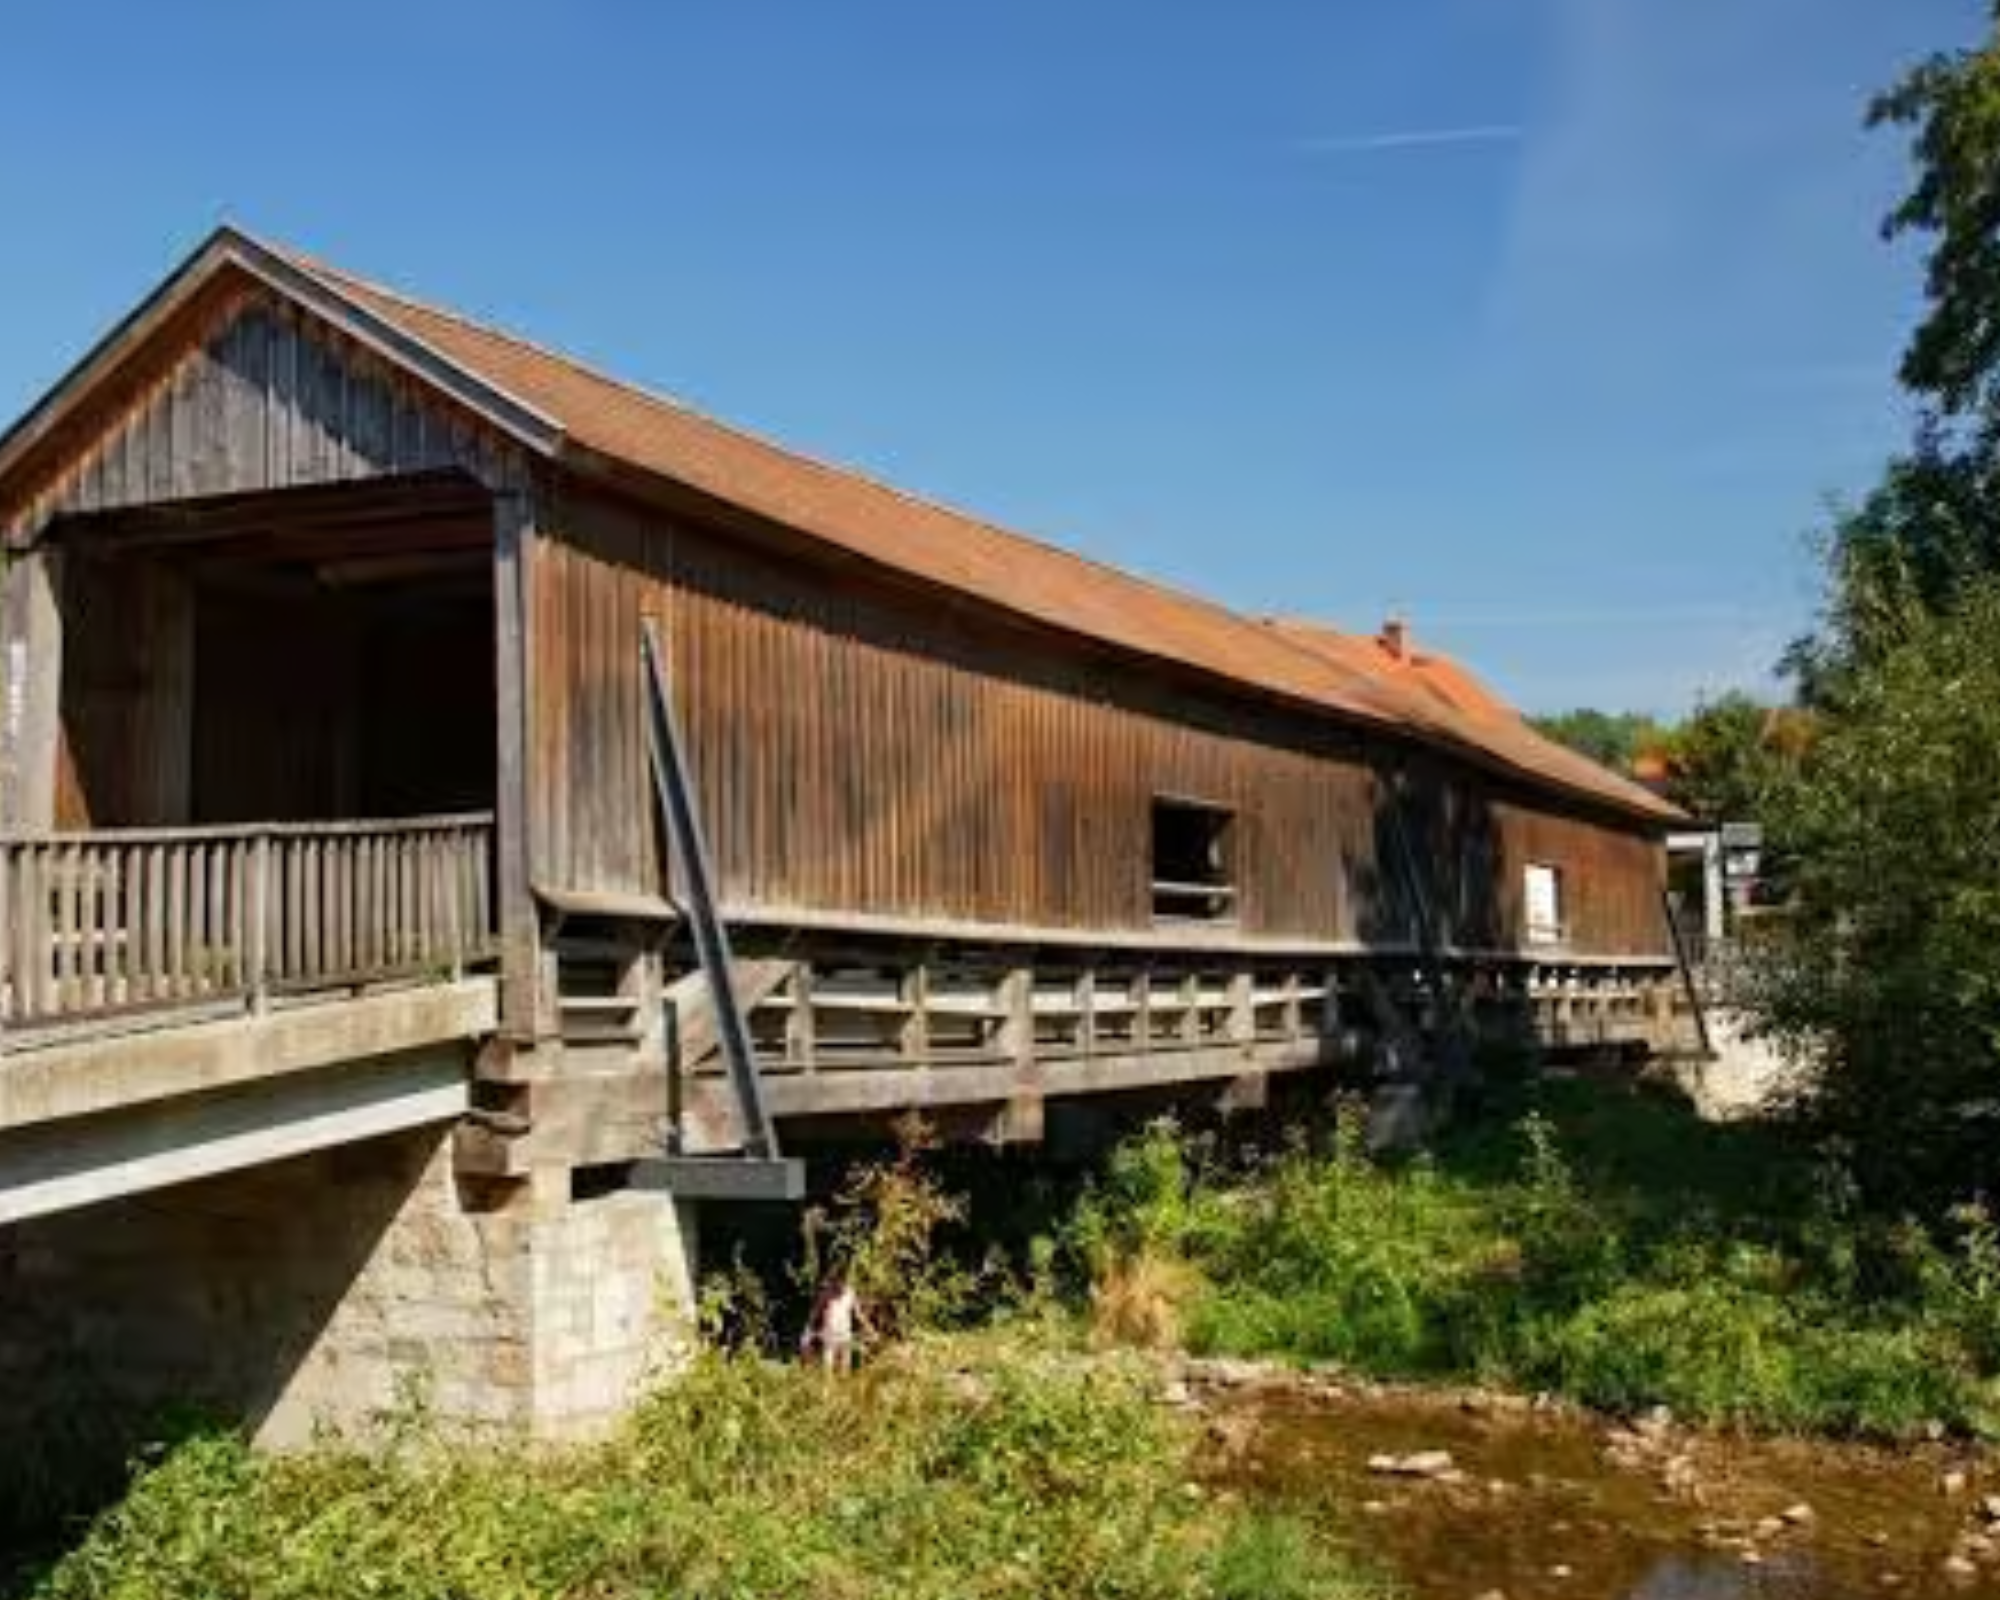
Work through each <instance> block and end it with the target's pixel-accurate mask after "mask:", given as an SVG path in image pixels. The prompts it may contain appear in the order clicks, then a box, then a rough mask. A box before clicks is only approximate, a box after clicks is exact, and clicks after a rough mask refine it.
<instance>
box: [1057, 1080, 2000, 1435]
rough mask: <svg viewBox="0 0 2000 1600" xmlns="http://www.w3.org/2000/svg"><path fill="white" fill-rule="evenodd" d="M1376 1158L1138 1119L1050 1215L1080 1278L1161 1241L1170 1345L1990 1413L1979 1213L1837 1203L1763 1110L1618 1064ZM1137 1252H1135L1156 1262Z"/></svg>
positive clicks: (1347, 1120) (1845, 1418)
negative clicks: (1063, 1223) (1168, 1287)
mask: <svg viewBox="0 0 2000 1600" xmlns="http://www.w3.org/2000/svg"><path fill="white" fill-rule="evenodd" d="M1517 1110H1518V1111H1519V1112H1520V1114H1519V1115H1518V1116H1516V1117H1514V1118H1512V1119H1511V1120H1508V1121H1504V1122H1502V1123H1500V1124H1499V1125H1498V1126H1497V1127H1496V1126H1494V1125H1491V1124H1489V1125H1484V1126H1481V1127H1479V1128H1477V1129H1474V1130H1472V1131H1471V1132H1470V1133H1467V1134H1464V1135H1461V1136H1460V1137H1459V1138H1458V1140H1457V1141H1455V1142H1447V1144H1446V1145H1445V1146H1444V1147H1443V1148H1442V1149H1441V1150H1440V1151H1439V1152H1438V1153H1437V1154H1436V1155H1435V1156H1433V1157H1426V1158H1419V1159H1416V1160H1411V1161H1404V1162H1400V1163H1395V1164H1378V1163H1377V1162H1375V1161H1373V1160H1371V1159H1370V1158H1369V1156H1368V1155H1367V1153H1366V1151H1365V1147H1364V1143H1363V1139H1362V1128H1361V1123H1360V1121H1359V1119H1358V1118H1357V1117H1356V1116H1355V1115H1353V1114H1352V1113H1350V1114H1348V1115H1346V1116H1344V1117H1343V1118H1342V1120H1341V1124H1340V1129H1339V1131H1338V1133H1337V1134H1336V1135H1335V1136H1334V1137H1333V1138H1332V1139H1331V1140H1330V1141H1328V1142H1326V1143H1325V1144H1323V1145H1319V1146H1308V1145H1306V1144H1305V1143H1303V1142H1298V1143H1295V1144H1293V1145H1292V1146H1291V1147H1290V1148H1287V1149H1286V1150H1285V1151H1283V1152H1282V1153H1281V1154H1279V1155H1278V1156H1276V1157H1275V1158H1271V1159H1266V1160H1263V1161H1261V1162H1257V1163H1255V1164H1254V1165H1252V1166H1251V1167H1249V1168H1248V1169H1245V1168H1242V1167H1238V1166H1231V1165H1227V1164H1224V1163H1222V1162H1220V1161H1219V1160H1218V1159H1216V1158H1215V1156H1214V1154H1213V1152H1212V1151H1210V1150H1208V1149H1207V1148H1206V1147H1204V1146H1203V1145H1201V1144H1200V1143H1199V1142H1196V1141H1190V1140H1187V1139H1185V1138H1183V1137H1182V1136H1181V1135H1180V1134H1179V1132H1178V1131H1177V1130H1175V1129H1173V1128H1172V1127H1170V1126H1167V1125H1161V1126H1158V1127H1156V1128H1154V1129H1153V1130H1151V1131H1150V1132H1149V1133H1147V1134H1146V1135H1145V1136H1143V1137H1142V1138H1140V1139H1139V1140H1137V1141H1136V1142H1135V1143H1133V1144H1131V1145H1129V1146H1127V1147H1126V1148H1125V1149H1123V1150H1121V1151H1120V1152H1119V1153H1118V1155H1117V1156H1116V1157H1115V1158H1114V1159H1113V1161H1112V1163H1111V1165H1110V1168H1109V1170H1108V1172H1107V1174H1106V1175H1105V1177H1104V1179H1103V1181H1102V1182H1101V1183H1100V1185H1099V1186H1098V1187H1097V1189H1096V1190H1095V1191H1094V1192H1093V1193H1092V1194H1091V1195H1090V1196H1089V1197H1087V1198H1086V1200H1085V1201H1084V1203H1083V1204H1082V1206H1081V1207H1080V1208H1079V1210H1078V1212H1077V1214H1076V1217H1075V1220H1074V1223H1073V1226H1072V1241H1071V1242H1072V1244H1073V1247H1074V1251H1075V1254H1076V1257H1077V1258H1078V1259H1080V1260H1081V1261H1082V1262H1084V1263H1085V1265H1086V1268H1087V1270H1089V1271H1091V1272H1092V1273H1093V1274H1095V1275H1096V1276H1097V1277H1098V1278H1099V1279H1100V1281H1105V1280H1106V1278H1107V1274H1108V1275H1109V1281H1116V1279H1117V1276H1118V1274H1120V1273H1123V1274H1125V1275H1127V1276H1129V1275H1130V1273H1131V1271H1132V1269H1133V1268H1132V1264H1133V1263H1135V1262H1154V1263H1157V1262H1162V1261H1165V1262H1173V1263H1178V1264H1179V1265H1180V1266H1181V1268H1182V1271H1183V1274H1184V1279H1183V1281H1184V1285H1185V1287H1184V1289H1183V1293H1182V1303H1181V1304H1180V1306H1179V1308H1178V1311H1179V1316H1180V1318H1181V1320H1182V1323H1183V1325H1184V1328H1185V1332H1186V1338H1187V1342H1188V1344H1189V1345H1190V1347H1191V1348H1193V1349H1195V1350H1197V1351H1204V1352H1216V1353H1231V1354H1240V1355H1261V1356H1277V1357H1284V1358H1290V1359H1297V1360H1306V1361H1331V1362H1337V1363H1340V1364H1342V1365H1345V1366H1348V1367H1351V1368H1354V1369H1356V1370H1359V1371H1362V1372H1366V1373H1370V1374H1375V1375H1379V1376H1385V1377H1451V1378H1464V1379H1471V1380H1477V1381H1486V1382H1494V1383H1500V1384H1508V1385H1515V1386H1521V1387H1529V1388H1535V1389H1547V1390H1554V1391H1558V1392H1561V1393H1564V1394H1567V1395H1570V1396H1572V1397H1574V1398H1576V1399H1578V1400H1581V1401H1583V1402H1585V1403H1587V1404H1591V1405H1595V1406H1599V1407H1604V1408H1609V1409H1613V1410H1620V1411H1627V1410H1633V1409H1637V1408H1640V1407H1644V1406H1650V1405H1655V1404H1665V1405H1668V1406H1671V1407H1673V1408H1674V1409H1675V1410H1676V1411H1679V1412H1681V1413H1683V1414H1685V1415H1688V1416H1691V1417H1695V1418H1700V1419H1702V1420H1706V1421H1711V1422H1718V1423H1740V1424H1746V1425H1750V1426H1755V1427H1760V1428H1769V1429H1782V1430H1809V1431H1821V1432H1832V1433H1858V1434H1870V1435H1884V1436H1898V1435H1905V1434H1909V1433H1911V1432H1913V1431H1915V1430H1917V1429H1919V1428H1922V1427H1923V1426H1925V1425H1926V1424H1929V1423H1933V1422H1937V1423H1943V1424H1945V1425H1947V1426H1951V1427H1955V1428H1960V1429H1964V1430H1968V1431H1978V1432H1988V1431H1992V1430H1993V1429H1994V1428H1995V1426H1996V1423H2000V1407H1996V1403H1995V1402H1996V1400H2000V1389H1996V1385H1995V1382H1994V1379H1995V1376H1996V1373H2000V1230H1996V1227H1995V1224H1994V1222H1993V1219H1992V1218H1991V1216H1990V1215H1989V1214H1988V1213H1987V1212H1986V1211H1985V1210H1984V1209H1983V1208H1981V1207H1978V1206H1969V1207H1962V1208H1960V1209H1959V1210H1958V1211H1957V1212H1955V1213H1954V1214H1953V1215H1952V1216H1951V1217H1950V1218H1947V1219H1941V1226H1940V1227H1938V1228H1926V1227H1923V1226H1919V1225H1918V1224H1917V1223H1916V1222H1914V1221H1910V1220H1907V1219H1879V1218H1868V1217H1864V1216H1860V1215H1858V1214H1856V1213H1855V1212H1854V1210H1853V1208H1852V1206H1851V1204H1850V1203H1849V1201H1848V1198H1847V1197H1846V1196H1845V1194H1844V1193H1843V1191H1841V1190H1840V1188H1839V1187H1838V1186H1837V1185H1836V1184H1833V1183H1832V1182H1830V1180H1828V1179H1827V1178H1826V1176H1825V1172H1826V1169H1825V1168H1823V1167H1822V1166H1821V1165H1820V1164H1819V1163H1817V1162H1815V1160H1814V1159H1813V1156H1812V1152H1811V1151H1809V1150H1807V1149H1803V1148H1801V1147H1799V1146H1797V1145H1796V1144H1794V1143H1793V1142H1791V1140H1790V1139H1789V1138H1788V1137H1787V1135H1786V1134H1785V1133H1784V1131H1783V1130H1781V1129H1775V1128H1755V1127H1732V1128H1713V1127H1709V1126H1707V1125H1704V1124H1701V1123H1699V1122H1698V1121H1696V1120H1695V1119H1694V1118H1693V1117H1692V1115H1691V1114H1690V1113H1689V1112H1688V1111H1687V1109H1686V1108H1685V1106H1684V1105H1681V1104H1679V1103H1677V1102H1676V1101H1675V1100H1673V1099H1672V1098H1670V1097H1667V1096H1665V1095H1663V1094H1658V1093H1652V1092H1647V1091H1646V1090H1644V1089H1642V1088H1638V1087H1634V1086H1632V1085H1629V1084H1625V1083H1590V1082H1565V1083H1558V1084H1547V1085H1542V1086H1539V1087H1538V1088H1537V1089H1535V1090H1534V1091H1533V1093H1532V1094H1531V1095H1530V1097H1529V1099H1528V1100H1527V1101H1526V1102H1525V1103H1524V1104H1523V1105H1522V1106H1521V1107H1518V1108H1517ZM1152 1270H1154V1271H1155V1272H1157V1271H1158V1268H1157V1267H1154V1268H1153V1269H1152Z"/></svg>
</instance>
